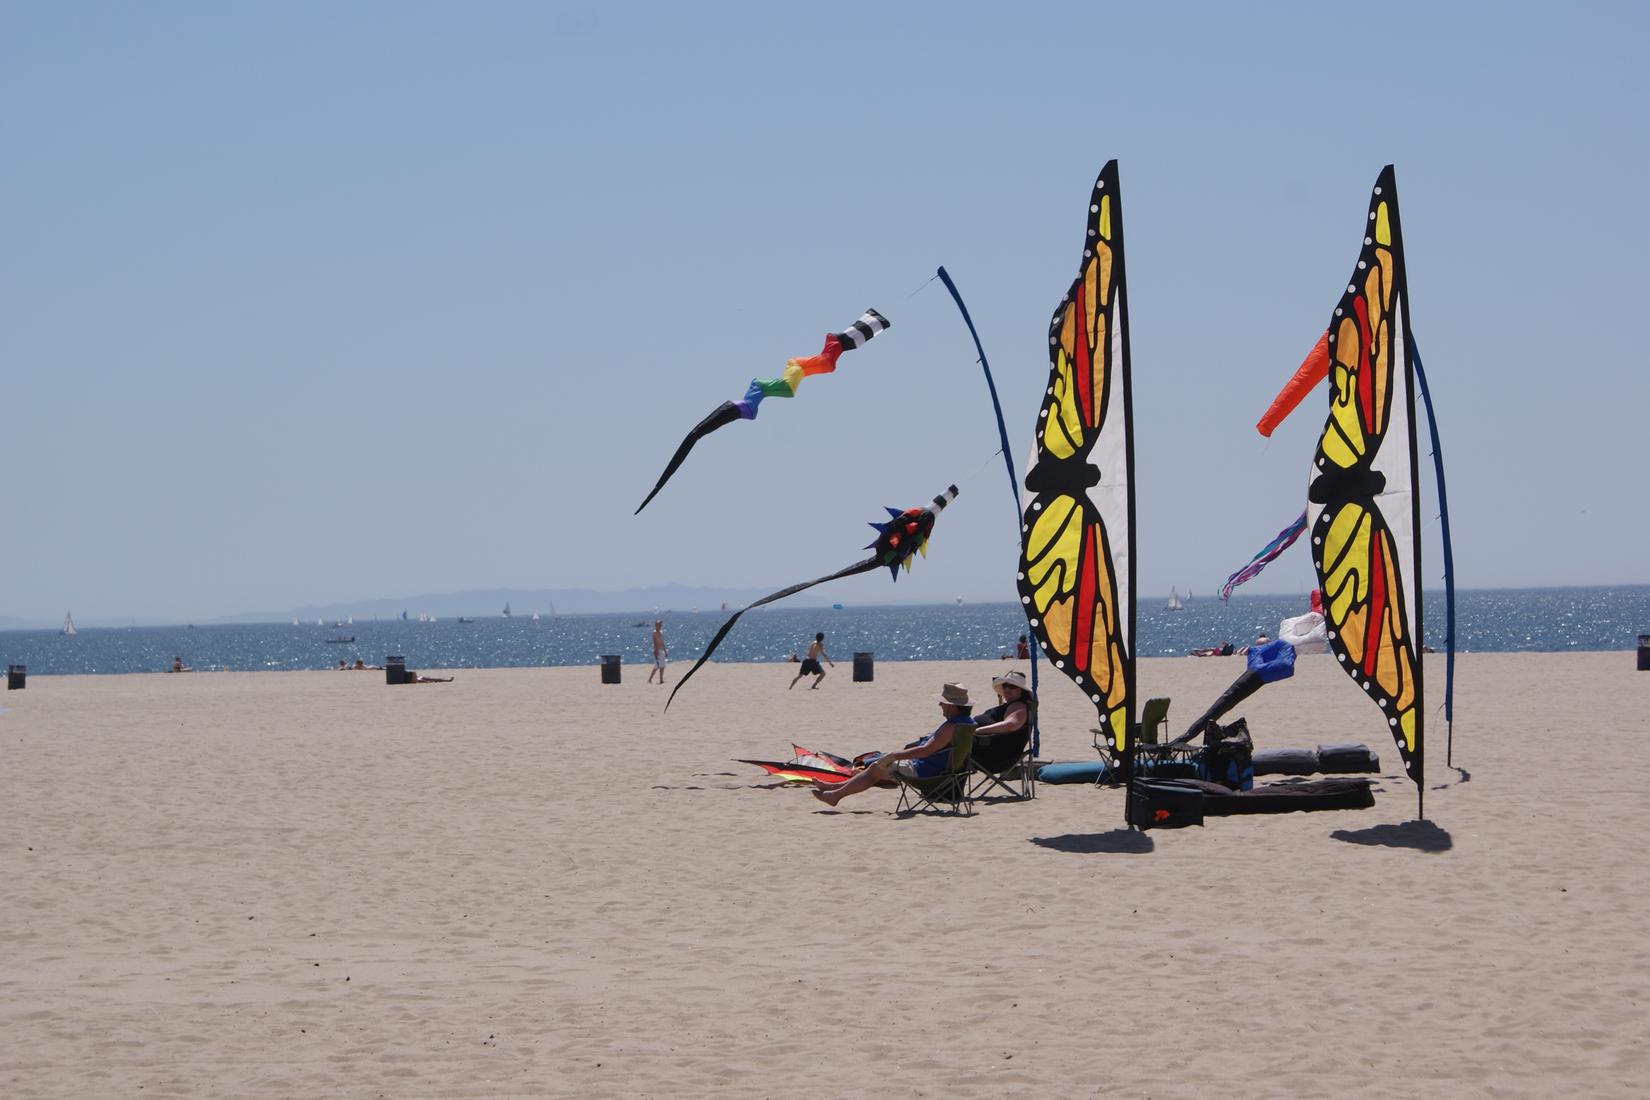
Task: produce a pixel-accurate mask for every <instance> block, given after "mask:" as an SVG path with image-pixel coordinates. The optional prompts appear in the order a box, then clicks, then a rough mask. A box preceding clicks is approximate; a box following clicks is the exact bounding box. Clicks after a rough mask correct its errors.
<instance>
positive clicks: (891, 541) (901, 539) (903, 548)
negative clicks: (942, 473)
mask: <svg viewBox="0 0 1650 1100" xmlns="http://www.w3.org/2000/svg"><path fill="white" fill-rule="evenodd" d="M956 496H957V487H956V486H955V485H951V486H947V487H946V490H945V492H943V493H941V494H940V495H939V496H937V497H935V498H934V500H933V502H932V503H931V504H929V505H928V506H927V507H926V508H907V509H905V510H904V511H903V512H902V511H900V510H899V509H898V508H889V509H888V521H887V522H886V523H873V524H871V526H872V527H874V528H876V531H877V537H876V541H875V542H872V543H870V544H869V545H868V546H867V547H866V549H871V550H875V551H876V553H875V555H874V556H875V558H876V560H877V564H878V565H886V566H887V567H888V572H889V573H890V574H892V575H893V578H894V580H895V581H898V580H899V571H900V567H901V566H904V567H905V568H906V569H907V570H909V569H910V568H911V559H912V558H914V557H915V556H916V555H917V554H919V553H920V554H922V555H923V556H924V557H927V556H928V536H929V535H930V534H931V533H932V532H933V530H934V518H935V516H937V515H938V514H939V513H940V512H941V511H943V510H944V509H945V506H946V505H947V504H950V503H951V501H952V500H954V499H956Z"/></svg>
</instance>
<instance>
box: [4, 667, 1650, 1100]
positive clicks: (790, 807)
mask: <svg viewBox="0 0 1650 1100" xmlns="http://www.w3.org/2000/svg"><path fill="white" fill-rule="evenodd" d="M1240 660H1241V659H1240V658H1226V659H1219V658H1217V659H1208V660H1195V659H1181V660H1149V661H1143V662H1142V663H1141V668H1140V687H1141V693H1142V695H1143V696H1150V695H1169V696H1172V697H1173V698H1174V700H1175V702H1174V709H1173V710H1172V711H1171V714H1170V724H1171V726H1174V727H1175V729H1176V731H1178V728H1179V727H1178V726H1176V725H1175V722H1176V719H1179V720H1180V721H1181V722H1184V721H1186V720H1187V719H1189V718H1190V717H1191V716H1192V715H1194V714H1195V713H1196V711H1198V710H1201V709H1202V707H1203V705H1204V704H1206V703H1207V702H1208V701H1209V700H1211V699H1212V698H1213V697H1214V696H1215V695H1216V694H1217V693H1218V692H1219V690H1220V689H1221V688H1222V687H1223V686H1224V685H1225V684H1226V683H1227V682H1229V680H1230V679H1231V678H1232V677H1233V676H1234V675H1236V673H1237V672H1238V671H1239V670H1240V668H1241V665H1240V664H1239V661H1240ZM1004 667H1006V666H1005V665H1001V664H998V663H996V662H970V663H953V664H882V665H879V666H878V667H877V669H876V679H875V682H874V683H870V684H855V683H852V682H851V677H850V675H849V672H850V670H849V667H848V663H847V662H839V663H838V664H837V666H836V668H835V669H834V670H832V672H831V675H830V676H829V677H828V678H827V679H826V681H825V682H824V685H823V686H822V687H821V689H820V690H818V691H808V690H805V686H804V685H799V686H798V687H797V689H796V690H795V691H791V692H787V691H786V688H785V684H786V682H787V681H788V680H789V678H790V675H791V674H792V672H793V671H794V669H793V668H791V667H787V666H782V665H716V666H710V667H707V668H706V669H705V670H703V671H702V672H701V673H700V674H699V676H698V677H696V678H695V680H694V681H693V683H692V684H691V685H689V687H688V688H687V689H685V690H684V691H683V693H682V695H681V696H680V697H679V698H678V700H677V702H676V704H675V705H674V706H673V707H672V708H671V710H670V713H669V714H668V715H664V714H662V708H663V705H664V699H665V691H664V689H661V688H659V687H657V686H653V685H648V684H646V683H644V682H643V681H644V678H645V676H646V670H645V669H643V668H638V667H634V666H627V667H626V668H625V670H624V672H625V676H624V682H623V683H622V684H620V685H617V686H604V685H602V684H601V683H600V682H599V676H598V670H597V669H596V668H595V667H589V668H572V669H569V668H561V669H530V670H501V671H472V670H460V671H458V672H457V673H456V674H455V675H456V677H457V678H456V680H455V681H454V682H453V683H451V684H445V685H427V686H417V687H396V688H391V687H387V686H386V685H385V684H384V681H383V674H382V673H336V672H298V673H246V674H241V673H221V674H195V675H189V676H169V675H140V676H103V677H33V678H31V679H30V680H29V682H28V686H27V688H26V690H24V691H20V692H8V693H7V694H5V695H4V696H0V708H5V709H4V711H3V712H0V744H3V745H4V767H3V768H0V806H4V808H5V822H6V829H5V837H4V840H3V843H0V912H3V914H4V921H3V924H0V986H3V990H4V997H3V998H0V1034H4V1036H5V1041H4V1043H0V1091H3V1092H4V1094H5V1095H7V1096H9V1097H13V1098H17V1100H25V1098H34V1097H101V1096H202V1097H207V1096H237V1097H290V1096H351V1097H354V1096H361V1097H368V1096H372V1097H377V1096H389V1097H399V1096H438V1097H501V1096H580V1097H603V1096H614V1097H629V1096H658V1097H693V1096H710V1095H750V1096H803V1095H808V1096H856V1095H872V1094H878V1095H889V1094H892V1095H924V1096H982V1097H984V1096H1004V1095H1018V1094H1032V1093H1036V1094H1040V1095H1049V1096H1059V1095H1118V1096H1140V1097H1182V1096H1184V1097H1193V1096H1206V1095H1212V1094H1217V1093H1218V1094H1221V1095H1235V1096H1244V1097H1250V1096H1254V1097H1264V1096H1279V1097H1284V1096H1287V1097H1299V1096H1329V1095H1337V1096H1369V1097H1391V1096H1429V1097H1431V1096H1443V1097H1449V1096H1496V1097H1506V1096H1529V1097H1547V1096H1553V1095H1558V1094H1575V1095H1594V1096H1625V1095H1629V1094H1642V1090H1643V1089H1644V1088H1645V1087H1646V1085H1645V1081H1646V1075H1647V1073H1650V1040H1647V1038H1646V1036H1647V1034H1650V947H1647V942H1650V937H1647V935H1646V922H1647V919H1650V917H1647V903H1650V872H1647V871H1646V862H1645V859H1644V856H1643V854H1642V851H1641V850H1640V849H1641V848H1642V840H1641V838H1642V837H1643V836H1644V835H1645V834H1646V832H1647V831H1650V804H1647V801H1646V800H1645V799H1644V798H1643V797H1642V794H1641V793H1640V792H1638V789H1637V788H1638V778H1637V777H1638V775H1639V774H1640V772H1641V771H1642V765H1643V759H1644V753H1645V750H1646V745H1647V741H1646V738H1647V735H1650V674H1646V673H1637V672H1635V671H1634V668H1633V655H1632V654H1631V653H1603V654H1563V655H1552V654H1530V655H1516V654H1497V655H1482V656H1479V655H1468V656H1465V657H1462V658H1461V659H1460V661H1459V666H1458V673H1457V676H1458V699H1457V713H1458V721H1457V723H1456V749H1455V762H1456V763H1457V764H1458V765H1460V766H1461V767H1462V768H1463V769H1465V774H1462V773H1457V772H1454V771H1452V770H1451V769H1449V768H1446V767H1445V765H1444V742H1445V730H1444V725H1443V722H1442V720H1441V719H1435V720H1434V721H1433V724H1432V727H1431V737H1430V747H1429V758H1430V759H1429V770H1430V775H1429V781H1428V786H1429V790H1428V792H1427V811H1428V817H1429V818H1430V823H1428V824H1424V825H1418V824H1414V823H1412V818H1413V816H1414V813H1415V795H1414V789H1413V787H1412V785H1411V784H1409V783H1408V781H1407V780H1405V779H1403V778H1402V777H1401V776H1400V775H1399V774H1397V772H1396V771H1395V768H1396V764H1397V754H1396V751H1395V750H1394V748H1393V746H1392V745H1391V743H1390V741H1389V740H1388V739H1386V735H1385V732H1384V730H1383V729H1382V727H1381V725H1380V722H1379V719H1378V717H1377V715H1376V713H1375V712H1374V709H1373V708H1372V707H1371V706H1370V704H1369V703H1368V702H1367V701H1366V700H1365V699H1364V698H1363V697H1362V696H1361V693H1359V692H1358V691H1357V690H1356V689H1355V688H1354V687H1353V686H1352V685H1351V684H1350V683H1348V682H1347V681H1346V680H1345V678H1344V677H1343V676H1342V674H1341V673H1340V672H1339V671H1338V670H1337V669H1335V668H1334V667H1332V665H1331V663H1330V658H1328V657H1325V656H1315V657H1302V658H1301V661H1300V665H1299V670H1298V674H1297V676H1296V677H1295V679H1293V680H1291V681H1287V682H1285V683H1281V684H1277V685H1272V686H1271V687H1269V688H1268V689H1266V690H1265V691H1263V692H1261V693H1260V694H1259V695H1258V696H1256V697H1255V698H1254V699H1252V700H1250V701H1249V702H1248V703H1247V704H1245V705H1244V706H1243V707H1242V708H1241V713H1243V714H1244V715H1245V716H1246V717H1247V718H1248V720H1249V723H1250V727H1251V730H1252V731H1253V733H1254V736H1255V741H1256V745H1257V747H1281V746H1294V745H1304V746H1311V745H1315V744H1317V743H1319V742H1328V741H1341V740H1361V741H1365V742H1367V743H1368V744H1370V745H1371V746H1372V747H1374V748H1375V749H1376V751H1377V752H1378V753H1379V754H1380V756H1381V760H1382V764H1383V766H1384V767H1385V769H1386V770H1385V775H1384V776H1383V778H1382V780H1381V781H1380V783H1379V784H1378V787H1379V789H1378V792H1377V803H1376V806H1375V807H1374V808H1373V809H1370V810H1362V811H1355V812H1340V813H1318V814H1292V815H1287V816H1274V817H1248V818H1222V819H1210V821H1209V824H1208V826H1207V827H1206V828H1201V829H1198V828H1193V829H1186V830H1180V831H1173V832H1153V833H1151V834H1145V835H1142V834H1130V833H1126V832H1124V831H1122V830H1121V824H1122V795H1121V793H1120V792H1118V791H1114V790H1112V791H1108V790H1100V791H1097V790H1095V789H1093V788H1090V787H1086V786H1075V787H1073V786H1062V787H1054V786H1042V787H1040V788H1039V794H1038V797H1037V799H1036V800H1035V801H1033V802H1029V803H988V804H983V805H981V806H979V807H978V811H979V812H978V813H976V814H975V815H974V816H973V817H971V818H963V819H954V818H945V817H935V816H918V817H909V818H898V817H895V816H893V815H892V812H891V811H892V810H893V807H894V802H895V795H894V793H893V792H891V791H872V792H870V793H867V794H865V795H863V796H861V797H858V798H854V799H849V800H847V801H845V802H844V803H843V806H842V810H841V811H840V812H831V811H828V810H825V809H824V808H823V807H822V806H820V805H819V804H818V803H816V802H815V801H814V800H813V799H812V798H810V797H809V796H808V795H807V794H806V793H804V792H803V791H801V790H798V789H793V788H786V787H781V786H778V785H775V784H774V783H773V782H772V781H771V780H770V778H769V777H767V776H765V775H763V774H762V773H760V772H759V771H757V770H756V769H754V768H751V767H748V766H745V765H741V764H737V763H734V758H736V757H752V756H754V757H766V758H775V759H782V758H784V757H786V756H788V755H789V745H790V743H791V742H792V741H797V742H801V743H803V744H813V745H817V746H819V747H823V748H827V749H832V750H836V751H841V752H846V753H854V752H858V751H861V750H864V749H869V748H877V747H880V748H890V747H897V746H898V745H899V744H900V743H902V742H905V741H908V740H911V739H913V738H915V737H916V736H919V735H920V734H922V733H924V732H926V731H927V730H928V729H929V728H931V727H932V725H933V724H934V722H935V721H936V720H937V708H936V707H935V706H934V704H933V703H932V702H931V701H930V696H931V695H932V694H933V692H934V691H935V690H937V688H938V686H939V684H940V683H941V682H942V681H944V680H959V681H961V682H963V683H965V684H966V685H968V686H969V687H970V688H972V689H973V690H974V692H975V694H976V696H982V695H985V694H986V689H987V686H988V684H989V680H990V677H991V676H992V675H993V674H995V673H998V672H1000V671H1001V670H1002V668H1004ZM686 668H687V665H686V663H676V664H673V666H672V668H671V681H672V682H674V681H675V680H676V678H677V677H678V676H679V675H680V674H681V673H682V672H685V671H686ZM1427 674H1428V676H1429V678H1430V683H1431V685H1432V690H1433V693H1434V697H1435V701H1436V702H1439V703H1441V701H1442V680H1443V664H1442V659H1441V658H1439V657H1434V658H1429V664H1428V668H1427ZM1044 696H1045V698H1044V701H1043V711H1042V717H1043V725H1044V729H1045V735H1044V746H1043V755H1044V756H1045V757H1048V758H1063V759H1085V758H1090V757H1091V756H1092V749H1091V748H1090V747H1089V733H1088V728H1089V726H1090V725H1091V724H1092V718H1093V715H1092V711H1090V710H1089V709H1088V708H1087V707H1086V705H1085V704H1084V702H1083V700H1082V699H1081V697H1080V696H1079V695H1078V693H1077V692H1076V691H1075V690H1074V689H1072V688H1071V687H1070V685H1069V684H1067V683H1065V682H1064V681H1060V682H1055V683H1048V682H1045V691H1044ZM1469 776H1470V778H1468V777H1469Z"/></svg>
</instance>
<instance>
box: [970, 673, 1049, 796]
mask: <svg viewBox="0 0 1650 1100" xmlns="http://www.w3.org/2000/svg"><path fill="white" fill-rule="evenodd" d="M991 689H992V690H993V691H995V692H996V693H997V698H998V700H999V702H998V704H997V705H996V706H994V707H991V708H990V709H988V710H984V711H981V712H980V714H979V715H978V716H977V717H976V718H975V726H974V747H973V750H972V756H973V763H974V769H975V771H976V772H977V773H978V774H979V776H980V778H979V781H978V782H977V783H976V784H975V786H974V790H973V794H975V795H976V796H977V795H979V794H981V793H983V792H985V791H989V790H991V789H992V788H994V787H1001V788H1002V789H1003V790H1004V791H1005V792H1007V793H1008V794H1009V795H1011V796H1012V797H1015V798H1031V797H1032V796H1033V794H1034V788H1033V787H1032V785H1031V784H1032V773H1033V771H1034V769H1033V768H1032V767H1031V761H1030V759H1029V757H1030V752H1031V731H1032V727H1033V723H1035V722H1036V720H1037V697H1036V696H1035V695H1033V694H1032V693H1031V687H1030V685H1029V684H1027V683H1026V675H1025V673H1023V672H1021V671H1020V670H1019V669H1013V670H1011V671H1009V672H1007V673H1004V674H1003V675H1001V676H997V677H993V678H992V681H991ZM1015 768H1019V769H1020V772H1019V790H1018V791H1017V792H1016V791H1015V789H1014V788H1013V787H1012V786H1010V784H1009V777H1010V775H1011V774H1012V773H1013V772H1014V769H1015Z"/></svg>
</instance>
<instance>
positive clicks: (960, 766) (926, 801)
mask: <svg viewBox="0 0 1650 1100" xmlns="http://www.w3.org/2000/svg"><path fill="white" fill-rule="evenodd" d="M973 751H974V727H973V726H971V725H959V726H958V727H957V728H956V730H955V732H953V733H952V734H951V754H950V756H949V757H948V758H947V759H946V763H945V771H943V772H941V773H940V774H939V775H932V776H928V777H927V778H920V779H919V778H913V777H911V776H908V775H904V774H902V773H901V772H900V770H899V769H898V768H897V767H896V768H895V769H894V770H893V771H892V772H889V775H890V776H892V777H893V778H894V780H895V781H896V782H898V783H899V803H898V804H897V805H895V807H894V812H895V813H896V814H902V813H916V812H917V811H919V810H924V809H932V810H943V809H944V808H946V807H949V808H950V810H951V812H952V813H954V814H961V813H965V812H966V813H969V814H972V813H973V812H974V798H973V795H972V794H971V793H970V791H969V778H970V774H971V771H972V767H973V765H972V762H971V761H972V754H973Z"/></svg>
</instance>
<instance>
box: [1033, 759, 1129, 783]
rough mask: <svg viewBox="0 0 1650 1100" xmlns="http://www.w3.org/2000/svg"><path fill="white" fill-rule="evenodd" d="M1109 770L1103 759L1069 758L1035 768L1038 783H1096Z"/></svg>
mask: <svg viewBox="0 0 1650 1100" xmlns="http://www.w3.org/2000/svg"><path fill="white" fill-rule="evenodd" d="M1110 770H1111V765H1110V764H1109V763H1107V762H1106V761H1104V760H1071V761H1066V762H1064V763H1059V764H1044V765H1043V766H1042V767H1040V768H1038V769H1037V782H1039V783H1098V782H1100V780H1101V778H1102V777H1103V776H1105V774H1106V773H1107V772H1108V771H1110Z"/></svg>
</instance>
